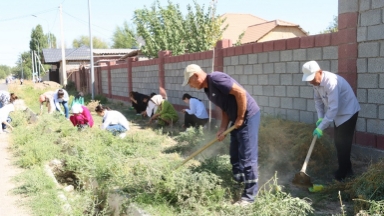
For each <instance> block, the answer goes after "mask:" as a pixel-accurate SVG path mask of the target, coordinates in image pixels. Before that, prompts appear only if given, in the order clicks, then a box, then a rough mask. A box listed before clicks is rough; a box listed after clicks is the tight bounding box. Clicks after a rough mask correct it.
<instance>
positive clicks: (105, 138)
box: [12, 85, 337, 215]
mask: <svg viewBox="0 0 384 216" xmlns="http://www.w3.org/2000/svg"><path fill="white" fill-rule="evenodd" d="M13 91H14V92H17V94H18V95H20V96H21V97H22V98H25V99H26V104H27V105H28V106H30V107H31V108H32V110H34V111H36V110H38V106H36V104H37V105H38V102H37V98H38V95H39V94H41V93H42V92H44V91H47V90H46V89H45V90H42V89H34V88H33V87H31V86H29V85H25V86H24V85H23V86H22V87H21V88H20V87H17V88H16V87H15V89H14V90H13ZM70 92H72V91H70ZM86 97H88V96H86ZM102 99H103V98H100V100H102ZM86 101H87V100H86ZM88 105H89V106H91V105H92V106H93V105H94V104H92V103H89V104H88ZM108 105H110V106H111V107H112V108H113V109H118V110H121V111H122V113H124V114H125V115H126V116H127V118H128V119H129V120H130V122H131V123H132V124H133V126H132V129H131V130H130V131H129V132H128V135H127V137H126V138H125V139H123V140H122V139H118V138H116V137H114V136H112V135H111V134H110V133H107V132H105V131H101V130H99V129H98V128H97V125H99V124H100V122H101V119H100V117H96V116H94V120H95V126H94V128H92V129H89V130H85V131H83V132H78V131H77V129H76V128H75V127H73V126H72V125H71V123H70V122H69V121H66V120H65V118H64V117H63V116H61V115H57V114H53V115H47V114H46V115H42V116H40V117H39V121H38V122H37V123H36V124H28V122H27V121H26V120H25V119H26V116H25V114H24V113H22V112H15V113H14V114H13V116H12V117H13V119H14V122H13V124H14V126H15V128H16V129H15V131H14V132H13V133H12V143H13V145H12V150H13V152H14V154H15V156H16V163H17V164H18V165H19V166H20V167H23V168H25V169H26V172H25V173H24V174H23V175H22V176H21V177H19V184H20V186H19V188H18V190H17V192H18V193H22V194H25V195H27V196H29V197H30V198H31V199H29V200H30V203H29V205H30V206H32V207H33V208H32V209H33V211H34V213H35V215H110V214H112V212H111V211H112V208H110V207H109V204H108V198H107V197H109V196H111V195H112V194H115V193H116V191H118V192H119V193H120V194H123V195H127V196H129V199H128V200H126V201H124V202H122V203H121V205H122V206H123V207H124V206H128V205H129V204H130V203H136V205H139V206H140V207H141V208H143V209H145V210H146V211H147V212H149V213H150V214H152V215H309V214H312V213H313V212H314V209H313V206H312V203H311V202H310V201H309V200H308V199H307V198H305V196H307V195H308V193H306V192H302V196H300V197H301V198H299V197H294V196H293V195H291V193H290V192H291V189H290V188H289V187H284V186H283V185H281V182H283V184H285V183H287V181H290V179H291V178H292V177H293V175H294V173H296V172H298V171H299V170H300V168H301V165H302V162H303V160H304V158H305V155H306V153H307V150H308V147H309V144H310V142H311V139H312V136H311V130H312V129H313V126H309V125H305V124H302V123H297V122H289V121H284V120H281V119H276V118H271V117H267V116H263V118H262V124H261V126H260V133H259V134H260V137H259V166H260V188H261V189H260V192H259V194H258V197H257V199H256V202H255V203H254V204H253V205H251V206H250V207H249V208H238V207H234V206H233V205H231V203H232V202H234V201H236V200H237V199H238V198H239V195H240V192H241V189H242V186H241V185H238V184H236V183H235V182H233V180H232V176H231V165H230V163H229V156H228V155H227V153H228V152H227V151H228V146H229V140H228V138H227V139H226V140H225V142H222V143H216V144H215V145H214V146H212V147H211V148H209V149H208V150H207V151H206V152H204V153H202V154H201V155H199V157H198V158H196V159H197V160H192V161H190V162H189V163H188V164H186V165H185V166H183V167H181V168H180V169H179V170H174V168H175V166H176V165H178V164H179V163H181V162H182V160H183V156H186V155H189V154H190V153H191V152H193V151H194V150H196V149H197V148H199V147H200V146H202V145H204V144H205V143H206V142H207V141H209V140H211V138H213V136H214V134H213V133H209V132H207V131H203V129H198V130H194V129H188V130H187V131H185V132H180V133H179V132H174V131H172V132H171V133H170V132H169V131H167V130H164V129H162V128H158V129H154V128H146V129H142V128H140V126H142V125H143V123H144V121H145V120H143V119H141V118H136V117H137V116H136V115H135V113H134V112H133V111H130V110H129V109H128V108H127V107H125V106H123V105H122V104H121V103H115V104H108ZM91 111H92V110H91ZM334 154H335V153H334V149H333V146H332V145H331V142H330V141H329V139H327V138H325V139H321V140H320V141H319V142H317V144H316V146H315V150H314V152H313V155H312V157H311V160H310V163H309V165H308V167H309V168H308V173H309V174H310V175H311V176H313V177H316V179H319V180H321V179H325V178H326V177H325V176H326V175H325V173H329V171H330V170H332V169H333V168H334V164H335V162H336V160H335V155H334ZM55 158H57V159H60V160H61V161H63V163H64V166H63V168H62V170H61V171H60V172H58V173H57V177H59V178H60V182H61V183H62V184H63V186H66V185H69V184H72V185H74V186H75V188H76V191H75V192H74V193H68V194H66V195H67V196H68V197H69V199H68V202H69V204H70V206H71V210H70V211H69V212H65V211H64V210H63V209H62V208H61V207H59V206H63V205H64V204H63V203H60V202H59V201H57V199H56V198H55V199H53V198H52V199H50V198H49V197H51V196H52V197H57V195H58V193H59V191H61V190H58V189H57V188H55V187H52V185H51V184H50V183H46V184H45V183H44V184H41V185H39V184H38V185H37V186H31V184H32V183H30V182H28V179H29V178H31V179H41V180H42V181H44V182H49V181H50V180H49V179H48V178H47V177H46V176H45V174H44V172H42V167H43V165H44V164H46V163H47V162H48V161H50V160H52V159H55ZM320 164H322V165H320ZM276 171H277V174H276ZM32 175H35V176H32ZM44 176H45V177H44ZM69 177H70V178H71V179H72V180H73V181H66V179H68V178H69ZM278 179H279V182H278ZM288 179H289V180H288ZM33 182H36V181H33ZM284 182H285V183H284ZM32 185H34V184H32ZM262 185H263V186H262ZM25 188H30V189H28V190H26V189H25ZM36 188H37V189H36ZM36 191H39V193H37V192H36ZM46 193H47V194H49V196H47V197H48V198H46V199H45V198H44V199H42V198H40V195H39V194H46ZM336 198H337V196H336ZM53 205H56V208H52V212H47V211H48V210H46V208H45V207H44V206H47V207H50V206H53ZM34 206H35V207H34Z"/></svg>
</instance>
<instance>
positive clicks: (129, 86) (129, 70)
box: [127, 57, 137, 101]
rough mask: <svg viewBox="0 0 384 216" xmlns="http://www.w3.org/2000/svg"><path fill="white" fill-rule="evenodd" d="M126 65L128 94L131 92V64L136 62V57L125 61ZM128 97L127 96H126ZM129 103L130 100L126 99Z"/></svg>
mask: <svg viewBox="0 0 384 216" xmlns="http://www.w3.org/2000/svg"><path fill="white" fill-rule="evenodd" d="M127 61H128V65H127V72H128V76H127V77H128V92H132V91H133V86H132V62H135V61H137V58H136V57H130V58H128V59H127ZM128 97H129V95H128ZM128 100H129V101H130V99H128Z"/></svg>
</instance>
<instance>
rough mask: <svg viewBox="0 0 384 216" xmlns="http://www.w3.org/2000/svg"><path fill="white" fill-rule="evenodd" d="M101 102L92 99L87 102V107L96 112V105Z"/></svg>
mask: <svg viewBox="0 0 384 216" xmlns="http://www.w3.org/2000/svg"><path fill="white" fill-rule="evenodd" d="M99 104H100V101H98V100H91V101H90V102H89V103H87V108H88V109H89V111H91V112H94V111H95V109H96V107H97V106H98V105H99Z"/></svg>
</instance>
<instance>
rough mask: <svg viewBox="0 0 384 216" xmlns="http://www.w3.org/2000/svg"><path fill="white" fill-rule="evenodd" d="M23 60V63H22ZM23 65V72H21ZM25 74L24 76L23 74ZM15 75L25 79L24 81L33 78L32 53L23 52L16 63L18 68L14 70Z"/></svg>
mask: <svg viewBox="0 0 384 216" xmlns="http://www.w3.org/2000/svg"><path fill="white" fill-rule="evenodd" d="M22 60H23V63H21V61H22ZM21 65H22V66H23V70H21ZM22 72H23V74H22ZM13 73H14V74H17V76H18V77H22V75H23V77H24V79H31V78H32V60H31V53H30V52H28V51H27V52H23V53H22V54H21V56H20V57H19V58H18V59H17V61H16V67H14V68H13Z"/></svg>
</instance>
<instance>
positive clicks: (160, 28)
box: [133, 1, 225, 57]
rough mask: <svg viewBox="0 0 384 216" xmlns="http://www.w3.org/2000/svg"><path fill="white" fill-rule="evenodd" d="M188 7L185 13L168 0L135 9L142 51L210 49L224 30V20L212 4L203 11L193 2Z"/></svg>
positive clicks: (175, 51) (154, 53)
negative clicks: (149, 6)
mask: <svg viewBox="0 0 384 216" xmlns="http://www.w3.org/2000/svg"><path fill="white" fill-rule="evenodd" d="M187 10H188V13H187V15H186V16H185V17H184V16H183V14H182V13H181V11H180V8H179V5H178V4H174V3H172V2H170V1H168V5H167V6H166V7H162V6H161V5H160V2H159V1H156V2H155V3H154V4H153V5H152V6H151V8H149V9H148V8H146V7H145V8H144V9H138V10H135V12H134V18H133V21H134V23H135V24H136V28H137V35H138V36H140V37H142V38H143V40H144V41H145V45H144V46H143V47H141V51H142V52H143V54H144V55H147V56H149V57H157V55H158V52H159V51H160V50H171V51H172V53H173V54H174V55H180V54H184V53H193V52H202V51H206V50H210V49H212V47H213V46H214V45H215V43H216V42H217V41H218V40H220V38H221V36H222V33H223V31H224V30H225V29H221V28H220V27H221V24H222V23H223V22H224V21H223V20H221V19H219V17H218V16H215V14H214V11H215V10H214V8H212V7H209V8H208V10H207V11H205V8H204V6H202V7H201V6H200V5H198V4H197V3H196V2H194V8H192V6H190V5H188V6H187Z"/></svg>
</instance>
